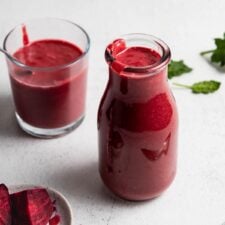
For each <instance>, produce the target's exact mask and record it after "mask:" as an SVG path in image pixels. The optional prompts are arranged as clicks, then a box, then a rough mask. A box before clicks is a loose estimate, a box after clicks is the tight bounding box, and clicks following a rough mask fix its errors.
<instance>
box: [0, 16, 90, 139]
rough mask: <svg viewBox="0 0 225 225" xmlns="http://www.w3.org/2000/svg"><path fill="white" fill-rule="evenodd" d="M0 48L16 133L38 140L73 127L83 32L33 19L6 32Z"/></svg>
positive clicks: (84, 63)
mask: <svg viewBox="0 0 225 225" xmlns="http://www.w3.org/2000/svg"><path fill="white" fill-rule="evenodd" d="M3 48H4V50H5V51H7V52H8V55H6V60H7V64H8V70H9V75H10V81H11V88H12V93H13V97H14V105H15V113H16V118H17V122H18V124H19V125H20V127H21V128H22V129H23V130H24V131H25V132H27V133H29V134H31V135H33V136H36V137H40V138H53V137H57V136H60V135H64V134H67V133H68V132H70V131H72V130H74V129H75V128H76V127H78V125H80V124H81V122H82V121H83V118H84V114H85V96H86V80H87V70H88V53H89V48H90V38H89V36H88V34H87V32H86V31H85V30H84V29H83V28H82V27H80V26H79V25H77V24H75V23H73V22H70V21H67V20H63V19H57V18H43V19H41V18H40V19H34V20H30V21H27V22H25V23H23V24H20V25H18V26H16V27H15V28H14V29H13V30H11V31H10V32H9V33H8V35H7V36H6V38H5V40H4V43H3Z"/></svg>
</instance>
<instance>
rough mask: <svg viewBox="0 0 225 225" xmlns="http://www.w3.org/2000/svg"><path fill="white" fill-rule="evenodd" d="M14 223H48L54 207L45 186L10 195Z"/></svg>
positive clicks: (21, 224)
mask: <svg viewBox="0 0 225 225" xmlns="http://www.w3.org/2000/svg"><path fill="white" fill-rule="evenodd" d="M10 198H11V204H12V215H13V225H46V224H47V223H48V222H49V220H50V218H51V217H52V214H53V211H54V207H53V204H52V201H51V199H50V196H49V194H48V192H47V191H46V190H45V189H43V188H37V189H32V190H25V191H21V192H18V193H14V194H12V195H10Z"/></svg>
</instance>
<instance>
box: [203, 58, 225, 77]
mask: <svg viewBox="0 0 225 225" xmlns="http://www.w3.org/2000/svg"><path fill="white" fill-rule="evenodd" d="M203 58H204V59H205V61H206V62H207V63H208V64H209V65H210V66H213V67H214V68H215V69H216V70H217V71H218V72H219V73H221V74H223V75H224V73H225V66H220V64H218V63H213V62H211V61H210V58H208V57H203Z"/></svg>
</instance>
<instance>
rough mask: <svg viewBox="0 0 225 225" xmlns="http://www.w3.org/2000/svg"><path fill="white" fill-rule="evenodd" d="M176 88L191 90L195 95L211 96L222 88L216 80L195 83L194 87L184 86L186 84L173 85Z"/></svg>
mask: <svg viewBox="0 0 225 225" xmlns="http://www.w3.org/2000/svg"><path fill="white" fill-rule="evenodd" d="M173 84H174V85H176V86H179V87H183V88H188V89H191V90H192V92H193V93H195V94H200V93H201V94H209V93H213V92H215V91H217V90H218V89H219V88H220V85H221V83H220V82H218V81H215V80H209V81H200V82H197V83H194V84H192V85H184V84H178V83H173Z"/></svg>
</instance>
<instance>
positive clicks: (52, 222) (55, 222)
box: [49, 214, 61, 225]
mask: <svg viewBox="0 0 225 225" xmlns="http://www.w3.org/2000/svg"><path fill="white" fill-rule="evenodd" d="M60 220H61V218H60V216H59V215H58V214H57V215H55V216H54V217H52V218H51V219H50V220H49V225H58V224H59V223H60Z"/></svg>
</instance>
